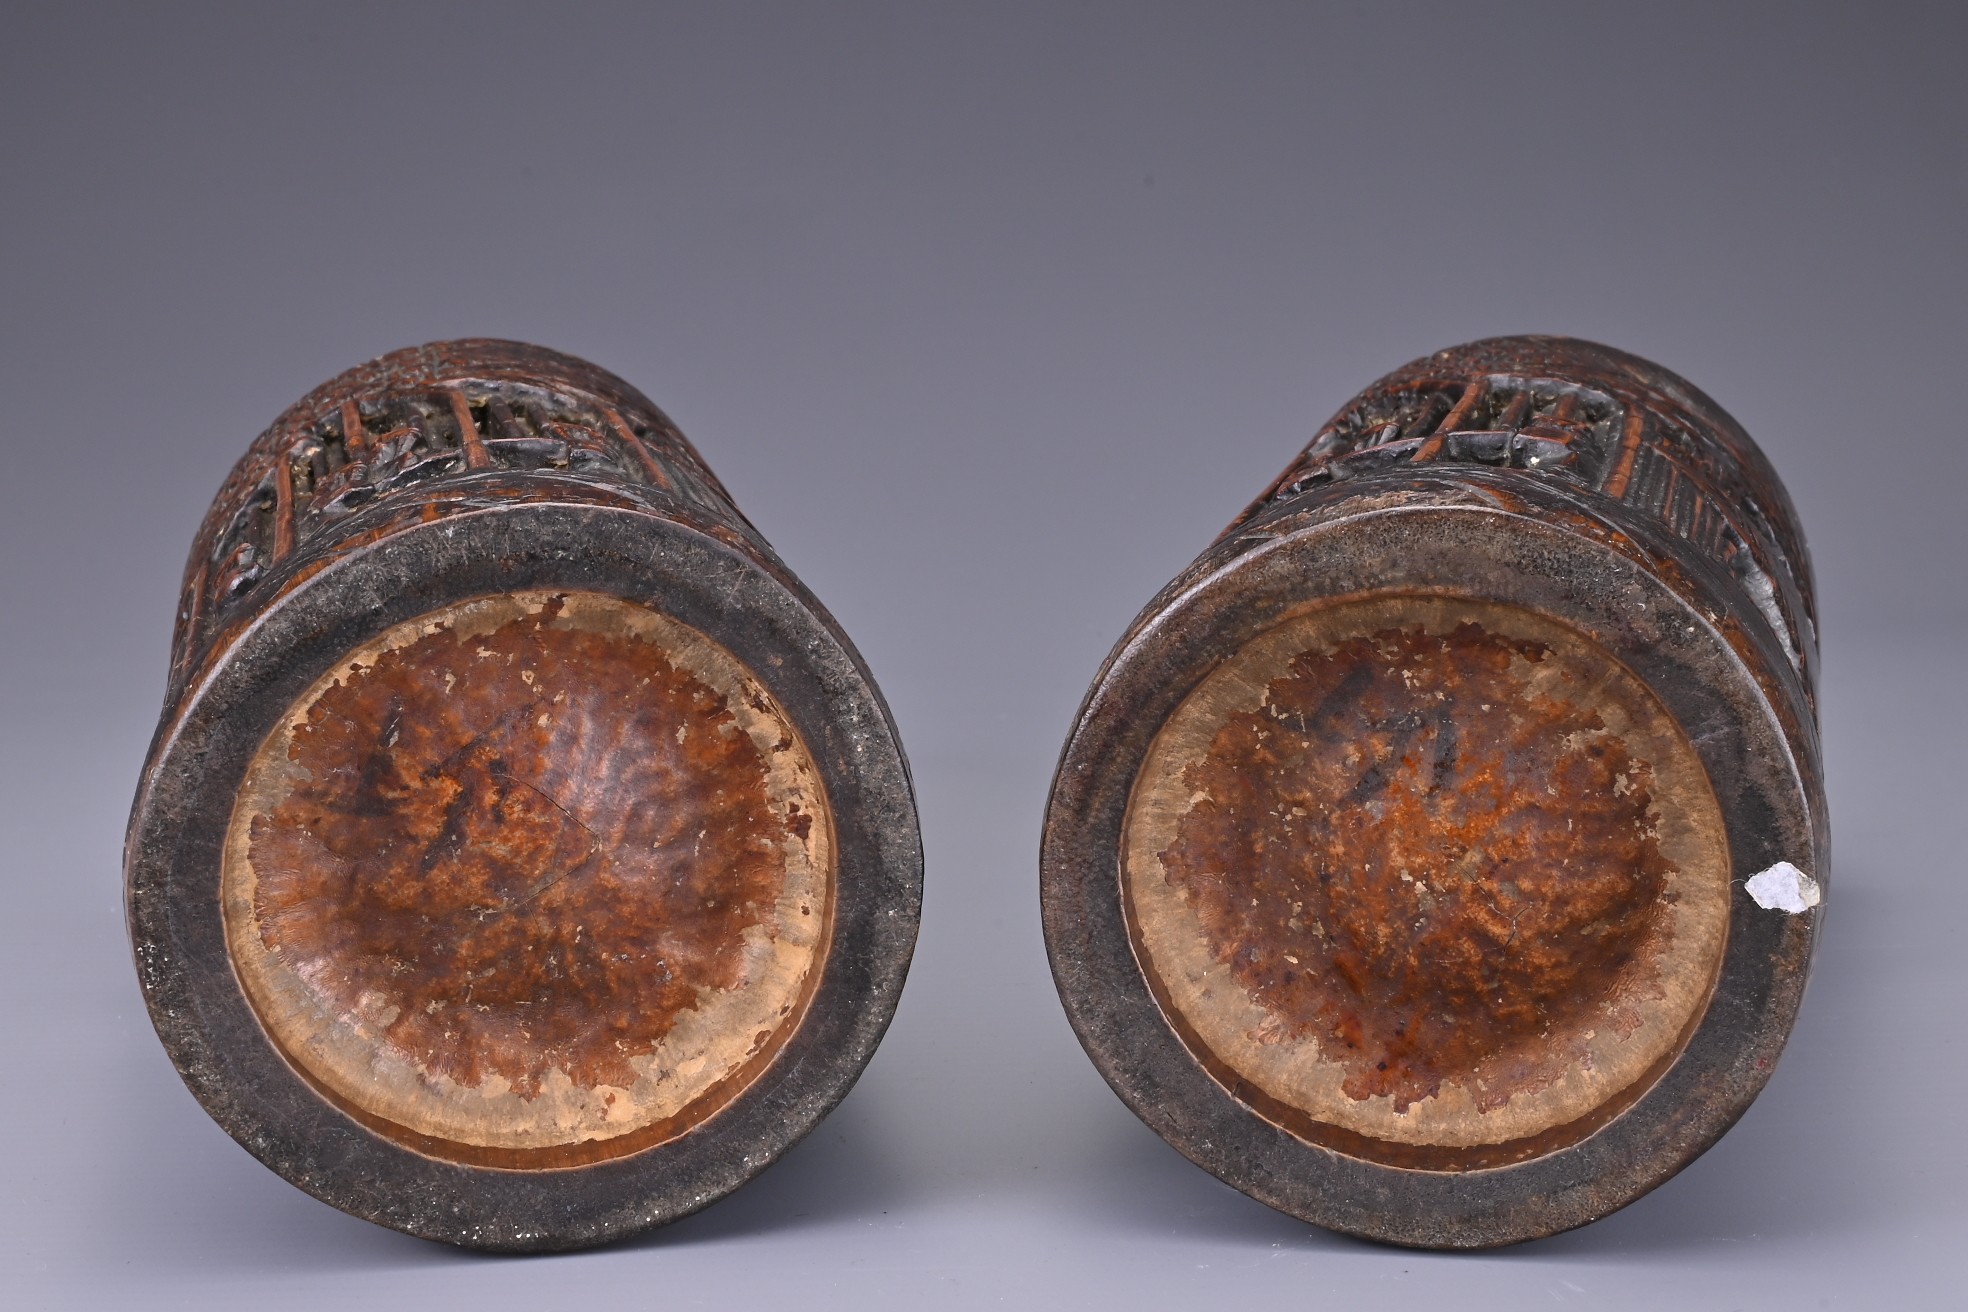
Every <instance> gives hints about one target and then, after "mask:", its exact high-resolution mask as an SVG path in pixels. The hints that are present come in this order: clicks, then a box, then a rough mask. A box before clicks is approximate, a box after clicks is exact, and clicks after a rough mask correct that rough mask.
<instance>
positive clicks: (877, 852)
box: [125, 341, 922, 1249]
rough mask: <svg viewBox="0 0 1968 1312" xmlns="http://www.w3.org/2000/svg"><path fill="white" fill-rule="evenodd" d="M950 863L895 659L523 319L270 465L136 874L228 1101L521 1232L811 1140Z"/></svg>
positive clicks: (642, 1217)
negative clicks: (935, 824)
mask: <svg viewBox="0 0 1968 1312" xmlns="http://www.w3.org/2000/svg"><path fill="white" fill-rule="evenodd" d="M921 861H922V858H921V844H920V838H919V835H918V832H917V827H916V817H915V809H914V802H913V798H912V794H911V790H910V784H909V779H908V773H907V769H906V766H905V764H904V762H903V757H902V753H901V748H900V745H899V743H898V742H897V739H896V736H895V731H894V727H893V725H892V724H891V722H890V720H889V717H888V714H887V711H886V708H885V707H884V706H883V704H882V701H881V698H880V695H879V693H878V692H877V691H876V689H875V686H874V683H873V681H872V680H871V678H870V677H869V675H868V673H867V671H866V669H865V668H864V667H863V666H862V664H861V662H860V659H859V658H858V657H857V656H856V654H855V652H854V650H853V648H852V647H851V646H850V645H849V644H848V642H847V639H846V637H845V636H844V635H843V634H842V633H841V632H840V630H839V629H838V627H837V626H836V625H835V624H834V622H833V620H832V619H831V617H829V616H828V614H827V613H826V611H825V610H824V609H822V608H821V606H820V605H819V603H818V602H817V601H815V600H814V598H813V597H812V596H811V595H810V594H808V593H807V592H806V590H805V589H804V588H803V587H802V586H801V585H800V584H799V582H798V581H797V580H796V579H795V578H794V577H793V575H792V574H791V573H790V572H789V571H788V570H787V569H786V568H785V566H784V565H783V564H781V563H780V561H779V559H778V557H777V556H776V555H774V554H773V552H772V550H771V548H770V547H768V546H767V545H766V543H765V541H764V539H763V538H761V537H760V536H759V534H758V532H757V531H756V530H755V529H754V528H752V526H751V525H750V523H749V522H747V521H746V520H745V518H744V517H743V516H742V515H740V514H739V513H738V511H737V510H736V508H735V507H734V506H733V505H732V503H731V500H730V498H729V497H728V496H727V495H726V493H725V491H724V489H723V488H722V487H721V486H720V485H719V483H718V482H717V480H716V479H715V478H714V477H713V476H712V475H711V474H710V472H709V471H708V470H707V469H706V468H705V467H704V465H703V464H702V462H701V461H699V459H698V458H697V455H696V453H695V451H693V450H692V449H691V447H690V445H689V444H688V443H687V442H685V441H684V439H683V437H682V435H681V434H679V433H678V432H677V431H676V429H675V427H674V426H672V425H671V424H670V422H669V421H668V420H667V419H666V418H664V416H663V415H662V413H661V412H660V411H658V410H657V409H656V408H655V407H654V406H653V405H651V404H650V403H649V402H648V401H647V400H646V399H645V398H644V397H642V396H641V395H640V394H639V393H638V392H636V391H635V390H634V389H633V388H630V387H629V386H628V385H627V384H625V383H623V382H622V381H620V380H619V379H616V378H614V377H612V376H610V375H609V374H606V373H604V372H602V371H601V370H599V369H596V368H594V367H593V366H591V365H587V364H584V363H582V362H580V361H578V360H573V359H570V358H568V357H566V356H561V355H557V354H554V353H552V352H549V351H544V350H540V349H538V348H535V347H528V346H521V345H518V344H515V343H509V342H495V341H464V342H450V343H441V344H437V345H432V346H427V347H422V348H418V349H414V350H406V351H399V352H397V353H395V354H392V355H389V356H385V357H383V358H382V359H380V360H377V361H374V362H372V363H370V364H367V365H364V366H361V367H359V368H357V369H354V370H351V371H350V372H348V373H346V374H343V375H342V376H341V377H339V378H336V379H335V380H334V381H332V382H330V383H328V384H326V385H324V386H323V387H321V388H319V389H317V390H316V391H315V392H314V393H312V394H311V395H309V396H308V397H307V398H306V399H304V400H303V401H301V402H300V403H298V404H297V405H295V406H294V407H293V408H292V409H290V410H289V411H288V412H287V413H286V414H284V415H283V416H281V418H280V419H279V420H278V421H276V422H275V424H274V425H273V427H272V428H270V429H268V430H267V432H266V433H265V434H264V435H262V436H261V437H260V439H259V440H258V441H256V442H255V443H254V444H253V446H252V448H251V449H250V450H249V451H248V452H247V454H246V456H245V457H244V458H243V459H242V460H241V461H240V462H239V464H238V465H237V467H235V469H234V470H233V472H232V475H231V477H230V478H228V479H227V481H226V483H225V485H224V487H223V488H222V489H221V490H220V492H219V495H218V498H217V500H216V501H215V502H214V503H213V505H212V509H211V511H210V513H209V514H208V515H207V517H206V519H205V523H204V525H203V527H202V528H201V530H200V531H199V534H198V538H197V541H196V543H195V544H194V546H193V549H192V555H191V561H190V564H189V566H188V568H187V571H186V576H185V584H184V595H183V600H182V606H181V609H180V613H179V623H178V630H177V636H176V640H175V645H174V648H173V653H172V664H171V678H170V686H169V692H168V696H167V701H166V705H165V709H164V715H163V720H162V723H161V724H160V726H159V728H158V732H157V738H156V740H155V742H154V744H153V746H152V749H151V754H150V759H149V761H148V763H147V764H146V767H145V770H144V775H143V780H142V783H141V786H140V788H139V791H138V794H137V800H136V807H135V811H134V813H133V815H132V817H131V823H130V835H129V841H128V846H127V850H126V858H125V864H126V879H127V888H128V909H129V921H130V933H131V938H132V941H133V944H134V947H135V950H136V958H137V967H138V973H139V975H140V978H141V981H142V984H143V989H144V993H145V997H146V999H147V1000H148V1002H149V1005H150V1009H151V1016H152V1019H153V1021H154V1022H155V1024H156V1026H157V1030H158V1033H159V1034H160V1036H161V1037H162V1038H163V1040H164V1043H165V1045H166V1047H167V1048H168V1049H169V1050H170V1053H171V1056H172V1059H173V1060H174V1061H175V1063H176V1064H177V1066H178V1069H179V1071H180V1072H181V1073H182V1074H183V1076H184V1079H185V1082H186V1083H187V1085H189V1086H190V1088H191V1090H192V1092H193V1093H194V1094H196V1095H197V1096H198V1098H199V1100H200V1101H201V1102H202V1103H203V1104H204V1105H205V1107H206V1109H207V1110H208V1111H209V1112H210V1113H211V1114H212V1116H213V1117H214V1119H216V1120H217V1121H218V1122H219V1123H220V1124H221V1125H222V1126H224V1127H225V1129H226V1130H227V1131H229V1132H230V1133H231V1134H232V1135H233V1136H234V1137H235V1138H237V1139H238V1140H239V1141H240V1142H241V1143H242V1144H243V1145H245V1146H246V1148H247V1149H249V1150H250V1151H251V1152H252V1153H254V1155H256V1156H257V1157H259V1158H260V1159H261V1160H262V1161H263V1162H265V1163H266V1164H267V1165H268V1166H270V1167H272V1168H273V1169H274V1170H276V1171H278V1172H279V1173H281V1174H282V1175H284V1176H285V1177H286V1178H288V1179H289V1180H291V1181H293V1182H294V1183H295V1184H297V1185H299V1186H300V1187H301V1188H303V1189H306V1190H308V1191H309V1192H310V1193H313V1194H315V1195H316V1196H317V1197H320V1198H322V1199H324V1200H326V1201H327V1202H330V1203H333V1204H334V1205H336V1206H337V1207H341V1208H343V1209H345V1210H347V1211H350V1212H353V1213H355V1214H356V1215H359V1216H363V1217H366V1218H368V1219H370V1220H373V1221H377V1222H380V1223H382V1224H385V1225H389V1226H394V1227H396V1228H398V1229H402V1230H406V1231H409V1232H411V1233H414V1234H418V1235H423V1236H426V1237H429V1238H436V1239H444V1240H448V1241H450V1242H453V1243H459V1244H466V1245H471V1246H474V1247H483V1248H494V1249H547V1248H566V1247H573V1246H577V1245H581V1244H587V1243H595V1242H599V1241H602V1240H605V1239H609V1238H613V1237H616V1236H618V1235H622V1234H625V1233H630V1232H633V1231H636V1230H639V1229H643V1228H646V1227H649V1226H652V1225H657V1224H660V1223H662V1222H664V1221H667V1220H671V1219H674V1218H675V1217H677V1216H680V1215H683V1214H685V1213H687V1212H690V1211H692V1210H695V1209H696V1208H698V1207H700V1206H703V1205H704V1204H706V1203H708V1202H711V1201H713V1200H715V1199H717V1198H719V1197H721V1196H723V1195H724V1194H726V1193H728V1192H729V1191H730V1190H732V1189H734V1188H736V1187H737V1186H738V1185H739V1184H741V1183H743V1182H744V1181H745V1180H746V1179H748V1178H749V1177H750V1176H752V1175H753V1174H755V1173H756V1172H757V1171H759V1170H761V1169H763V1168H764V1167H765V1166H766V1165H767V1164H768V1163H769V1162H771V1161H772V1160H773V1158H774V1157H776V1156H777V1155H778V1154H779V1153H780V1152H782V1151H783V1150H784V1149H785V1148H787V1147H788V1146H790V1145H791V1144H792V1143H793V1142H794V1141H796V1140H797V1139H798V1138H799V1137H800V1136H801V1135H802V1134H804V1133H805V1132H806V1131H807V1130H808V1129H810V1128H812V1126H813V1125H814V1124H815V1123H816V1122H817V1121H818V1120H819V1119H820V1117H821V1116H823V1115H825V1113H826V1112H827V1111H828V1110H829V1109H830V1108H831V1107H832V1106H833V1105H834V1103H835V1102H837V1101H838V1100H839V1099H840V1097H841V1096H842V1095H843V1094H844V1093H845V1092H846V1091H847V1088H848V1086H849V1085H851V1084H852V1082H853V1081H854V1079H855V1077H856V1076H857V1075H858V1074H859V1073H860V1071H861V1069H862V1067H863V1066H864V1065H865V1064H866V1062H867V1060H868V1058H869V1056H870V1055H871V1054H872V1052H873V1050H874V1047H875V1044H876V1043H877V1042H878V1041H879V1039H880V1037H881V1034H882V1031H883V1030H884V1029H885V1028H886V1026H887V1023H888V1020H889V1018H890V1016H891V1015H892V1014H893V1012H894V1008H895V1004H896V1000H897V995H898V993H899V992H900V989H901V986H902V981H903V976H904V974H905V972H906V969H907V965H908V960H909V955H910V951H911V949H912V947H913V944H914V940H915V931H916V925H917V921H918V918H919V909H920V895H921V878H922V864H921Z"/></svg>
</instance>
